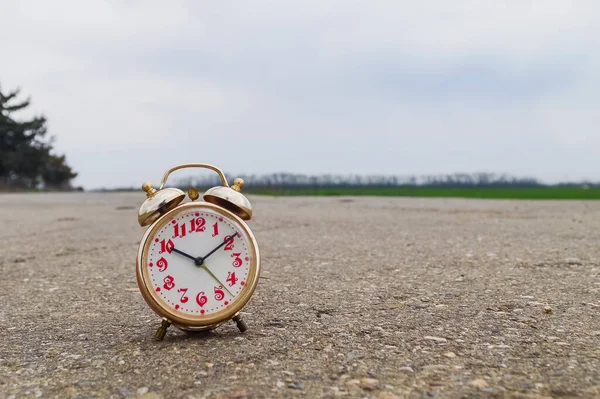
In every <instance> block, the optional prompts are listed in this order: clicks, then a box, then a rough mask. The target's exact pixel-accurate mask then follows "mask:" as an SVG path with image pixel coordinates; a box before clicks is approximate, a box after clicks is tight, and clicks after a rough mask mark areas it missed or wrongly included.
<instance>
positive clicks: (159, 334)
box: [154, 319, 171, 341]
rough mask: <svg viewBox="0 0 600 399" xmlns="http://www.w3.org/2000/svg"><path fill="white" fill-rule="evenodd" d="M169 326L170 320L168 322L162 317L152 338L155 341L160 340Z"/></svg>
mask: <svg viewBox="0 0 600 399" xmlns="http://www.w3.org/2000/svg"><path fill="white" fill-rule="evenodd" d="M170 326H171V322H169V320H167V319H163V321H162V323H161V324H160V327H158V330H156V333H155V334H154V338H155V339H156V340H157V341H162V340H163V339H164V338H165V335H166V334H167V328H169V327H170Z"/></svg>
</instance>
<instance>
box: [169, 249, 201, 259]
mask: <svg viewBox="0 0 600 399" xmlns="http://www.w3.org/2000/svg"><path fill="white" fill-rule="evenodd" d="M171 251H173V252H177V253H178V254H180V255H183V256H185V257H186V258H189V259H191V260H193V261H194V262H195V261H196V258H195V257H193V256H192V255H189V254H186V253H185V252H183V251H180V250H178V249H177V248H175V247H173V248H171Z"/></svg>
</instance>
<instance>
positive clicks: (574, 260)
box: [565, 258, 583, 265]
mask: <svg viewBox="0 0 600 399" xmlns="http://www.w3.org/2000/svg"><path fill="white" fill-rule="evenodd" d="M565 262H566V263H567V265H583V262H582V261H581V259H579V258H567V259H565Z"/></svg>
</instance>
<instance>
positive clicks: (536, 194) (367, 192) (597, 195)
mask: <svg viewBox="0 0 600 399" xmlns="http://www.w3.org/2000/svg"><path fill="white" fill-rule="evenodd" d="M244 192H246V193H252V194H263V195H275V196H307V195H311V196H314V195H317V196H356V195H358V196H392V197H455V198H486V199H537V200H557V199H559V200H563V199H564V200H598V199H600V188H588V189H585V188H579V187H575V188H569V187H567V188H565V187H557V188H555V187H540V188H489V189H486V188H420V187H414V188H413V187H411V188H398V187H391V188H370V187H358V188H291V189H284V188H282V189H270V190H269V189H264V190H261V189H256V190H253V189H251V188H250V187H245V189H244Z"/></svg>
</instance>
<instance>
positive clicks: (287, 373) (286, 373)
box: [281, 370, 294, 375]
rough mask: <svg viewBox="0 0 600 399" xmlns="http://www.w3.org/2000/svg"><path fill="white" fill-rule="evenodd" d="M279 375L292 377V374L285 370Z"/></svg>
mask: <svg viewBox="0 0 600 399" xmlns="http://www.w3.org/2000/svg"><path fill="white" fill-rule="evenodd" d="M281 374H284V375H294V373H292V372H291V371H287V370H283V371H282V372H281Z"/></svg>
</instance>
